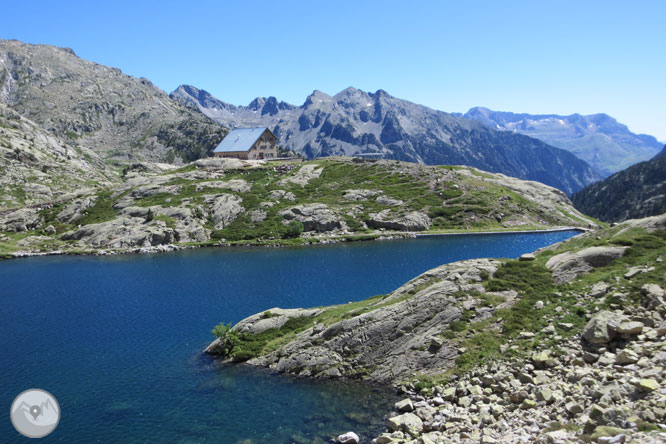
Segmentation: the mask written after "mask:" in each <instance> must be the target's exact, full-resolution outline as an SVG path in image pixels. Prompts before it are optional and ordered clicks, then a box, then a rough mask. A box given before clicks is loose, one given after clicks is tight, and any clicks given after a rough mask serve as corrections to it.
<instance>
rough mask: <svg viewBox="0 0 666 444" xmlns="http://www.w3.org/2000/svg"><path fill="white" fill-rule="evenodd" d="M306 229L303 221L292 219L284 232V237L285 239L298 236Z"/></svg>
mask: <svg viewBox="0 0 666 444" xmlns="http://www.w3.org/2000/svg"><path fill="white" fill-rule="evenodd" d="M304 229H305V228H304V227H303V223H302V222H299V221H297V220H292V221H291V222H289V225H287V230H286V231H285V232H284V234H283V235H282V237H283V238H285V239H291V238H294V237H298V236H300V235H301V233H302V232H303V230H304Z"/></svg>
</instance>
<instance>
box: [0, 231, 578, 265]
mask: <svg viewBox="0 0 666 444" xmlns="http://www.w3.org/2000/svg"><path fill="white" fill-rule="evenodd" d="M563 231H578V232H581V233H583V232H586V231H589V229H586V228H581V227H573V226H569V227H553V228H534V229H524V228H515V229H514V228H507V229H502V230H497V229H493V230H490V231H487V230H482V229H480V230H474V229H470V230H447V231H429V232H404V231H379V232H374V233H347V234H342V235H326V236H302V237H299V238H295V239H268V240H257V239H252V240H248V241H235V242H225V241H220V242H214V243H213V242H205V243H186V244H185V243H183V244H163V245H156V246H151V247H133V248H114V249H109V248H103V249H80V248H77V249H71V250H65V249H54V250H50V251H34V250H17V251H13V252H11V253H5V254H0V260H3V259H20V258H26V257H39V256H57V255H73V256H110V255H119V254H152V253H167V252H171V251H177V250H185V249H192V248H208V247H258V248H261V247H267V248H283V247H299V246H311V245H325V244H334V243H341V242H365V241H373V240H380V241H383V240H395V239H409V238H420V237H435V236H464V235H486V234H530V233H557V232H563Z"/></svg>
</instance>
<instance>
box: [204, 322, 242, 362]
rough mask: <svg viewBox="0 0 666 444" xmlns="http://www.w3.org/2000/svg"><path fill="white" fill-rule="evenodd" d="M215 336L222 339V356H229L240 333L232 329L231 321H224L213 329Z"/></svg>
mask: <svg viewBox="0 0 666 444" xmlns="http://www.w3.org/2000/svg"><path fill="white" fill-rule="evenodd" d="M211 333H213V336H215V337H216V338H218V339H219V340H220V347H221V349H222V356H229V355H230V354H231V352H232V350H233V348H234V346H235V345H236V342H237V341H238V334H237V333H236V332H235V331H232V330H231V323H228V324H225V323H224V322H222V323H221V324H219V325H216V326H215V328H213V329H212V330H211Z"/></svg>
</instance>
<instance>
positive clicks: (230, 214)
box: [0, 158, 594, 256]
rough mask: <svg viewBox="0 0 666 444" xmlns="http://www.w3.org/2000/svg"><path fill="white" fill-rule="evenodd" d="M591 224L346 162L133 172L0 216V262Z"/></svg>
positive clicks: (434, 176)
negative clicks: (100, 185) (0, 258)
mask: <svg viewBox="0 0 666 444" xmlns="http://www.w3.org/2000/svg"><path fill="white" fill-rule="evenodd" d="M593 225H594V221H592V220H590V219H588V218H586V217H585V216H584V215H583V214H581V213H579V212H577V211H576V210H575V209H574V208H573V207H572V205H571V203H570V202H569V200H568V199H567V197H566V196H565V195H564V193H562V192H561V191H559V190H556V189H554V188H551V187H548V186H546V185H543V184H540V183H537V182H527V181H522V180H519V179H515V178H510V177H506V176H503V175H498V174H490V173H485V172H481V171H479V170H476V169H473V168H466V167H429V166H424V165H418V164H414V163H407V162H397V161H378V162H364V161H361V162H358V161H353V160H351V159H348V158H347V159H345V158H328V159H321V160H318V161H312V162H305V163H297V162H296V163H265V162H263V161H241V160H237V159H216V158H211V159H200V160H198V161H195V162H193V163H191V164H189V165H186V166H184V167H183V168H178V169H177V168H176V167H174V166H170V165H164V164H162V165H160V164H150V163H149V164H142V163H137V164H135V165H134V168H131V169H128V170H126V172H125V176H124V178H123V180H122V181H121V182H120V183H118V184H114V185H112V186H110V187H108V188H106V189H103V190H95V189H90V190H87V191H86V190H85V189H82V190H79V192H77V193H72V194H66V195H63V196H61V197H60V198H59V200H57V201H54V202H49V203H48V204H41V205H40V204H35V205H32V206H29V207H26V208H18V209H11V210H5V211H0V253H4V254H5V255H14V256H16V255H19V256H20V255H26V254H28V255H29V254H40V253H48V252H53V251H56V252H91V253H94V252H121V251H152V250H154V249H158V250H163V249H171V248H179V247H186V246H197V245H219V244H228V243H258V244H269V245H279V244H285V243H288V244H295V243H307V242H321V241H325V242H331V241H340V240H354V239H358V238H361V239H372V238H377V237H381V236H387V235H391V236H395V235H400V236H405V235H410V234H409V233H413V232H421V231H428V230H450V229H455V230H461V229H462V230H463V231H464V230H465V229H470V230H471V229H474V230H488V229H521V228H522V229H536V228H553V227H562V226H576V227H588V226H593ZM401 233H403V234H401Z"/></svg>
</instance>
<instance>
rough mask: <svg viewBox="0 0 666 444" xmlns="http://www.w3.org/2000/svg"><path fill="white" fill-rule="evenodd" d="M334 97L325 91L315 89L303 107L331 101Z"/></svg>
mask: <svg viewBox="0 0 666 444" xmlns="http://www.w3.org/2000/svg"><path fill="white" fill-rule="evenodd" d="M332 100H333V98H332V97H331V96H329V95H328V94H326V93H325V92H321V91H319V90H316V89H315V90H314V91H312V94H310V95H309V96H308V97H307V98H306V99H305V103H304V104H303V107H308V106H317V105H318V104H319V103H323V102H331V101H332Z"/></svg>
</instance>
